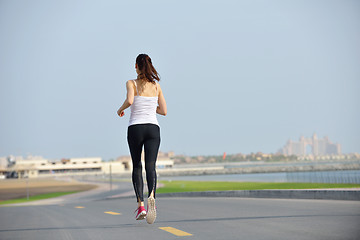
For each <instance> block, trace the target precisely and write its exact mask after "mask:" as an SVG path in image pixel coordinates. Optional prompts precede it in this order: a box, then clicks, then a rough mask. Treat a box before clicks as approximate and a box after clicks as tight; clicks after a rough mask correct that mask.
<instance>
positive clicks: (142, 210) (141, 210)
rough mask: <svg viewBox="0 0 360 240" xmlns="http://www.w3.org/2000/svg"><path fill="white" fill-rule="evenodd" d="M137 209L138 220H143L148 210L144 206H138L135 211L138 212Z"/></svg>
mask: <svg viewBox="0 0 360 240" xmlns="http://www.w3.org/2000/svg"><path fill="white" fill-rule="evenodd" d="M136 211H137V214H136V217H135V218H136V220H143V219H144V218H145V217H146V210H145V208H144V206H140V207H138V208H137V209H136V210H135V212H134V213H136Z"/></svg>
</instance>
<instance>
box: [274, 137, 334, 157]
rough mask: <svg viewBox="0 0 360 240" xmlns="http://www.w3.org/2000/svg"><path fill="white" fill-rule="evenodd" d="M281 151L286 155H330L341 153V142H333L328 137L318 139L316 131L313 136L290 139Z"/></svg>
mask: <svg viewBox="0 0 360 240" xmlns="http://www.w3.org/2000/svg"><path fill="white" fill-rule="evenodd" d="M279 152H280V153H282V154H284V155H297V156H305V155H310V154H312V155H314V156H322V155H330V154H335V155H338V154H341V145H340V144H339V143H332V142H331V141H330V140H329V138H328V137H324V138H323V139H318V137H317V135H316V134H315V133H314V135H313V136H312V138H305V137H303V136H301V137H300V139H299V141H298V142H294V141H292V140H289V141H288V142H287V143H286V145H285V146H284V147H283V148H282V149H280V151H279Z"/></svg>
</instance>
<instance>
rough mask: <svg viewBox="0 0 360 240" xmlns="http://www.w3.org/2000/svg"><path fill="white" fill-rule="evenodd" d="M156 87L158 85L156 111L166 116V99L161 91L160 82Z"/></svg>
mask: <svg viewBox="0 0 360 240" xmlns="http://www.w3.org/2000/svg"><path fill="white" fill-rule="evenodd" d="M158 87H159V95H158V104H159V105H158V107H157V108H156V113H158V114H160V115H164V116H166V114H167V108H166V101H165V98H164V95H163V92H162V90H161V87H160V84H158Z"/></svg>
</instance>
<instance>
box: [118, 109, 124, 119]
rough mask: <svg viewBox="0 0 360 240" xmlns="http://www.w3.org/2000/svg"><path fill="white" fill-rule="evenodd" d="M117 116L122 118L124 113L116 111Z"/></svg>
mask: <svg viewBox="0 0 360 240" xmlns="http://www.w3.org/2000/svg"><path fill="white" fill-rule="evenodd" d="M117 114H118V115H119V117H123V116H124V115H125V112H124V111H121V110H120V109H119V110H118V111H117Z"/></svg>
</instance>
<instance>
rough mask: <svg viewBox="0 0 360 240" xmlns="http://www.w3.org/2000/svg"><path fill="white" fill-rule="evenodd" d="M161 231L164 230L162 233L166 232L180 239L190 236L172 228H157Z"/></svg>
mask: <svg viewBox="0 0 360 240" xmlns="http://www.w3.org/2000/svg"><path fill="white" fill-rule="evenodd" d="M159 228H160V229H161V230H164V231H167V232H169V233H172V234H174V235H176V236H180V237H183V236H192V234H191V233H187V232H184V231H181V230H179V229H176V228H173V227H159Z"/></svg>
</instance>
